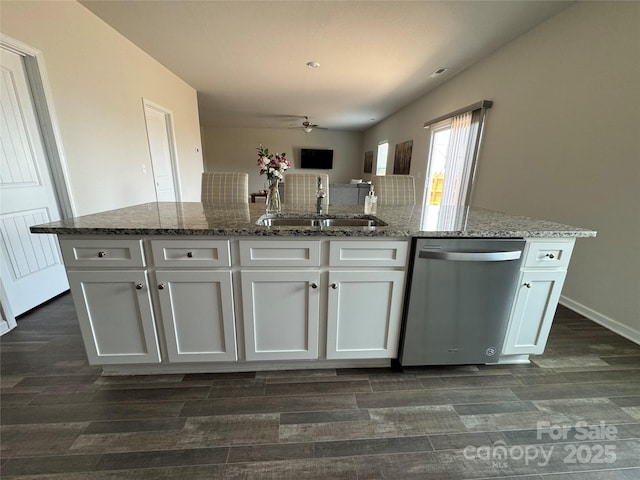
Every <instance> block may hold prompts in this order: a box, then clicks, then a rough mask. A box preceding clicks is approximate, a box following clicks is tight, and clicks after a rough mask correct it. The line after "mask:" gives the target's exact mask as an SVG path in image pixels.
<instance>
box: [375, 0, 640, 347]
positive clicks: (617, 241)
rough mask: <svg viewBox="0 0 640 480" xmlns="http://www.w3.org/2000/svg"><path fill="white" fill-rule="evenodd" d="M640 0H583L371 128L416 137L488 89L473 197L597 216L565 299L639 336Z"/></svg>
mask: <svg viewBox="0 0 640 480" xmlns="http://www.w3.org/2000/svg"><path fill="white" fill-rule="evenodd" d="M638 25H640V3H638V2H579V3H576V4H574V5H572V6H570V7H569V8H567V9H566V10H564V11H562V12H561V13H560V14H558V15H557V16H555V17H553V18H551V19H550V20H548V21H547V22H545V23H543V24H541V25H539V26H538V27H536V28H534V29H533V30H531V31H529V32H528V33H527V34H525V35H523V36H521V37H520V38H518V39H516V40H515V41H513V42H511V43H510V44H508V45H506V46H505V47H503V48H501V49H500V50H498V51H497V52H495V53H494V54H492V55H491V56H490V57H488V58H486V59H485V60H483V61H481V62H479V63H477V64H476V65H474V66H473V67H471V68H469V69H468V70H466V71H465V72H463V73H461V74H459V75H458V76H457V77H455V78H453V79H451V80H450V81H449V82H447V83H446V84H444V85H442V86H441V87H439V88H438V89H436V90H434V91H433V92H431V93H429V94H428V95H426V96H425V97H423V98H422V99H420V100H419V101H417V102H415V103H413V104H412V105H410V106H409V107H407V108H405V109H404V110H402V111H400V112H398V113H397V114H396V115H394V116H392V117H390V118H388V119H387V120H385V121H384V122H383V123H381V124H379V125H377V126H376V127H374V128H373V129H371V130H369V131H367V132H366V133H365V137H364V147H365V150H371V149H374V147H375V145H377V143H378V141H380V140H383V139H389V140H390V141H391V143H392V144H393V143H397V142H400V141H403V140H405V139H407V138H413V140H414V144H413V148H414V155H413V162H412V173H413V174H415V175H416V176H418V177H419V179H420V180H419V182H420V184H423V183H424V171H425V169H426V156H427V143H428V136H427V133H426V131H425V130H424V129H423V128H422V125H423V124H424V122H425V121H427V120H430V119H432V118H435V117H438V116H440V115H443V114H446V113H448V112H450V111H453V110H455V109H457V108H460V107H464V106H466V105H469V104H471V103H474V102H476V101H479V100H482V99H487V100H493V101H494V106H493V108H492V109H490V110H489V114H488V120H487V129H486V133H485V137H484V140H485V141H484V145H483V150H482V152H481V156H480V159H479V165H478V175H477V182H476V186H475V191H474V195H473V198H472V204H473V205H476V206H479V207H486V208H492V209H496V210H502V211H506V212H510V213H516V214H524V215H529V216H533V217H538V218H544V219H548V220H554V221H558V222H561V223H567V224H573V225H577V226H581V227H588V228H593V229H595V230H597V231H598V236H597V238H595V239H578V241H577V244H576V248H575V252H574V257H573V260H572V263H571V266H570V268H569V274H568V277H567V281H566V284H565V287H564V290H563V295H564V297H565V301H567V303H568V304H570V305H571V306H572V307H573V308H575V309H579V310H581V311H582V312H583V313H587V314H588V315H589V316H590V317H591V318H594V319H596V320H598V321H600V322H602V323H605V324H607V325H608V326H610V327H611V328H613V329H617V330H618V331H619V332H621V333H623V334H625V335H627V336H630V337H633V338H635V339H636V341H640V275H639V274H638V272H640V248H639V247H638V245H640V108H639V106H640V88H639V87H638V86H639V85H640V52H639V50H638V45H639V44H640V34H639V29H638Z"/></svg>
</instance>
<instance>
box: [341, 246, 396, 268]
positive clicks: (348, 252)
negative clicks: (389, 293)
mask: <svg viewBox="0 0 640 480" xmlns="http://www.w3.org/2000/svg"><path fill="white" fill-rule="evenodd" d="M407 250H408V243H407V242H405V241H379V240H363V241H361V240H357V241H343V240H332V241H331V244H330V247H329V265H330V266H332V267H404V266H405V265H406V263H407Z"/></svg>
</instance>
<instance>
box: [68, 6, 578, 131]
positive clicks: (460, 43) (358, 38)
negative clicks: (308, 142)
mask: <svg viewBox="0 0 640 480" xmlns="http://www.w3.org/2000/svg"><path fill="white" fill-rule="evenodd" d="M80 3H82V4H83V5H84V6H85V7H87V8H88V9H89V10H91V11H92V12H93V13H95V14H96V15H97V16H99V17H100V18H102V19H103V20H104V21H105V22H107V23H108V24H110V25H111V26H112V27H113V28H115V29H116V30H118V31H119V32H120V33H121V34H122V35H124V36H125V37H126V38H128V39H129V40H131V41H132V42H133V43H134V44H136V45H138V46H139V47H140V48H142V49H143V50H144V51H146V52H147V53H148V54H149V55H151V56H152V57H154V58H155V59H157V60H158V61H159V62H160V63H162V64H163V65H165V66H166V67H167V68H168V69H169V70H171V71H173V72H174V73H175V74H176V75H178V76H179V77H180V78H182V79H183V80H185V81H186V82H187V83H189V84H190V85H191V86H192V87H194V88H195V89H196V90H197V91H198V101H199V108H200V121H201V124H203V125H207V126H231V127H271V128H286V127H289V126H292V125H300V124H301V122H302V121H303V118H302V116H304V115H308V116H309V117H310V120H311V122H313V123H317V124H319V125H320V126H324V127H329V128H331V129H336V130H364V129H366V128H368V127H370V126H371V125H372V124H374V123H377V122H378V121H380V120H382V119H384V118H385V117H388V116H389V115H391V114H392V113H394V112H396V111H397V110H399V109H401V108H402V107H404V106H405V105H407V104H409V103H411V102H412V101H414V100H415V99H417V98H419V97H420V96H422V95H424V94H425V93H426V92H428V91H429V90H431V89H433V88H435V87H436V86H438V85H439V84H441V83H443V82H446V81H447V80H449V79H450V78H452V77H453V76H454V75H456V74H457V73H459V72H461V71H462V70H464V69H465V68H467V67H469V66H470V65H472V64H473V63H475V62H476V61H478V60H479V59H481V58H483V57H484V56H486V55H487V54H489V53H491V52H493V51H494V50H496V49H497V48H499V47H500V46H502V45H504V44H505V43H507V42H509V41H511V40H512V39H514V38H516V37H517V36H519V35H521V34H522V33H524V32H526V31H527V30H529V29H531V28H532V27H533V26H535V25H537V24H539V23H541V22H543V21H544V20H546V19H547V18H549V17H551V16H553V15H555V14H557V13H558V12H559V11H561V10H562V9H564V8H565V7H567V6H568V5H569V4H570V3H571V2H565V1H539V0H536V1H528V0H512V1H484V0H483V1H327V0H324V1H322V0H321V1H315V0H308V1H269V0H266V1H214V0H209V1H206V0H205V1H202V0H200V1H190V0H182V1H167V0H152V1H134V0H120V1H104V0H81V1H80ZM308 61H316V62H319V63H320V67H319V68H317V69H315V70H314V69H311V68H309V67H307V66H306V63H307V62H308ZM439 67H447V68H448V70H447V71H446V72H445V73H444V74H443V75H441V76H439V77H438V78H430V77H429V75H430V74H431V73H433V72H434V71H435V70H436V69H438V68H439Z"/></svg>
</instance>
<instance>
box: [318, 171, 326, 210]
mask: <svg viewBox="0 0 640 480" xmlns="http://www.w3.org/2000/svg"><path fill="white" fill-rule="evenodd" d="M325 196H326V195H325V193H324V190H323V189H322V177H318V188H317V189H316V213H317V214H318V215H322V214H323V213H324V212H323V210H324V205H322V202H323V201H324V197H325Z"/></svg>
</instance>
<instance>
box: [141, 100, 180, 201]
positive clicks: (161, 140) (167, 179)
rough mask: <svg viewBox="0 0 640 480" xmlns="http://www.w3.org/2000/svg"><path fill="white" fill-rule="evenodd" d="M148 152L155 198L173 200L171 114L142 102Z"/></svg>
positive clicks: (174, 174) (174, 175) (173, 150)
mask: <svg viewBox="0 0 640 480" xmlns="http://www.w3.org/2000/svg"><path fill="white" fill-rule="evenodd" d="M144 118H145V122H146V125H147V138H148V140H149V152H150V154H151V164H152V165H153V179H154V181H155V186H156V198H157V200H158V201H159V202H175V201H176V199H177V195H176V183H177V182H176V181H175V177H176V172H175V171H174V168H173V165H174V152H175V149H174V145H173V134H172V124H171V114H170V113H169V112H167V111H163V110H162V109H161V108H160V107H158V106H155V105H151V104H149V103H147V102H145V103H144Z"/></svg>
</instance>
